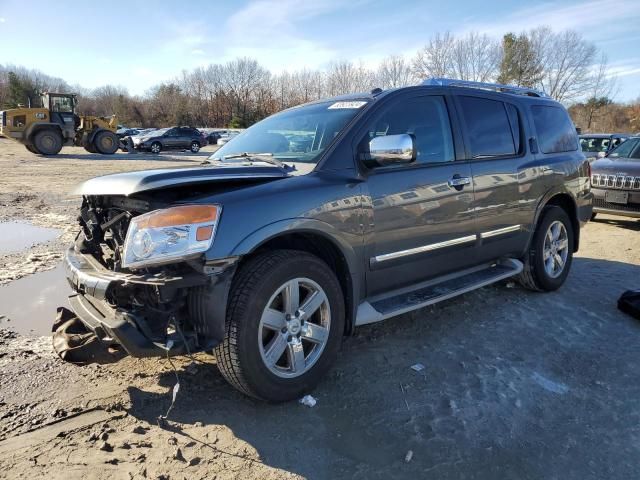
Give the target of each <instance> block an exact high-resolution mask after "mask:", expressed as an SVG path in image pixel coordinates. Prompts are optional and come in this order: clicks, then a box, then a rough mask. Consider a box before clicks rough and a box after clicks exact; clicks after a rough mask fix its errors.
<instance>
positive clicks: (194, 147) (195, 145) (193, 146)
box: [191, 142, 200, 153]
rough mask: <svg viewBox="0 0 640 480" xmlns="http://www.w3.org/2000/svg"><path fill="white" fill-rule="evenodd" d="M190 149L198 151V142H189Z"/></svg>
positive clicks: (194, 151)
mask: <svg viewBox="0 0 640 480" xmlns="http://www.w3.org/2000/svg"><path fill="white" fill-rule="evenodd" d="M191 151H192V152H193V153H198V152H199V151H200V144H199V143H198V142H191Z"/></svg>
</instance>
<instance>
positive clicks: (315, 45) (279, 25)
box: [223, 0, 366, 72]
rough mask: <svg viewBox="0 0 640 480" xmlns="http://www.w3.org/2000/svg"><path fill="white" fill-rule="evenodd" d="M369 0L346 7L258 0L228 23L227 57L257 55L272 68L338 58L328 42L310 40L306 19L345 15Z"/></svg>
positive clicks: (335, 1)
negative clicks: (306, 29) (307, 33)
mask: <svg viewBox="0 0 640 480" xmlns="http://www.w3.org/2000/svg"><path fill="white" fill-rule="evenodd" d="M364 1H366V0H357V1H352V2H350V3H349V4H348V6H345V4H344V3H343V2H340V1H339V0H316V1H313V2H301V1H299V0H258V1H255V2H253V3H250V4H249V5H247V6H246V7H245V8H243V9H241V10H239V11H237V12H236V13H235V14H233V15H232V16H231V17H229V19H228V20H227V21H226V22H225V25H224V30H225V32H224V35H223V37H224V38H225V43H226V45H228V47H227V48H225V49H224V60H228V59H231V58H234V57H238V56H248V57H253V58H256V59H257V60H258V61H259V62H260V63H261V64H262V65H264V66H265V67H267V68H269V69H271V70H273V71H276V72H278V71H283V70H297V69H301V68H317V67H319V66H321V65H324V64H326V63H328V62H329V61H331V60H333V59H334V58H335V57H336V51H335V50H334V49H333V48H331V47H330V46H329V42H330V41H331V36H330V34H328V36H327V37H326V41H314V40H310V39H309V38H308V36H307V35H305V32H304V25H303V24H304V22H306V21H309V20H313V19H316V18H317V17H320V16H323V15H327V14H331V13H333V14H337V13H338V12H340V14H345V12H346V11H347V10H348V9H352V8H355V7H357V6H358V5H360V4H362V3H363V2H364Z"/></svg>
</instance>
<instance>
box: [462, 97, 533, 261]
mask: <svg viewBox="0 0 640 480" xmlns="http://www.w3.org/2000/svg"><path fill="white" fill-rule="evenodd" d="M455 98H456V105H457V108H458V111H459V114H460V118H461V125H462V133H463V137H464V142H465V156H466V158H467V160H468V161H469V164H470V165H471V174H472V176H473V189H474V194H475V202H474V210H475V218H476V222H477V231H478V233H479V235H480V241H481V246H480V248H479V249H478V256H477V258H478V260H479V261H480V262H485V261H491V260H494V259H496V258H499V257H503V256H511V255H514V256H519V255H520V254H521V252H522V251H523V250H524V248H525V245H526V242H527V238H528V234H527V231H526V230H527V228H528V221H527V219H526V217H525V214H524V212H525V211H526V209H527V208H528V207H529V208H535V205H536V201H537V199H538V198H539V196H537V195H539V193H538V194H535V193H533V192H532V191H531V189H530V187H531V184H532V183H533V182H534V180H535V178H536V177H537V176H538V175H540V174H541V173H542V172H540V171H539V169H537V167H536V166H535V165H532V166H528V165H527V160H528V159H530V157H527V153H526V151H525V142H524V141H523V138H524V133H523V132H524V130H523V119H524V118H526V117H525V115H524V114H523V113H522V112H521V111H520V110H519V108H518V107H517V105H516V104H515V103H511V102H509V101H508V98H505V96H504V95H500V96H495V97H491V96H490V97H487V96H485V95H483V94H481V95H474V94H473V93H469V94H466V93H465V94H464V95H463V94H459V95H456V96H455Z"/></svg>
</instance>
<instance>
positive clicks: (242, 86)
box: [0, 27, 640, 131]
mask: <svg viewBox="0 0 640 480" xmlns="http://www.w3.org/2000/svg"><path fill="white" fill-rule="evenodd" d="M433 77H436V78H437V77H446V78H457V79H461V80H470V81H479V82H499V83H508V84H513V85H518V86H524V87H531V88H536V89H539V90H542V91H544V92H545V93H547V94H548V95H550V96H551V97H553V98H554V99H556V100H558V101H561V102H563V103H564V104H565V105H567V106H569V107H570V112H571V114H572V116H573V119H574V122H575V123H576V125H577V126H579V127H581V128H582V129H583V130H584V131H591V130H605V129H608V130H622V131H638V130H640V123H639V122H640V118H639V117H638V113H639V112H638V110H639V109H640V101H636V102H632V103H631V104H628V105H622V104H618V103H615V102H614V101H613V97H614V94H615V79H612V78H611V77H610V76H609V75H608V67H607V59H606V57H605V56H604V55H603V54H601V53H600V52H599V51H598V49H597V48H596V46H595V45H594V44H593V43H590V42H588V41H586V40H585V39H584V38H583V37H582V36H581V35H580V34H579V33H577V32H575V31H572V30H565V31H561V32H554V31H553V30H551V29H550V28H548V27H539V28H536V29H533V30H530V31H527V32H521V33H518V34H516V33H507V34H505V35H504V36H503V37H502V39H495V38H492V37H490V36H488V35H485V34H479V33H476V32H471V33H468V34H466V35H459V36H456V35H453V34H452V33H449V32H445V33H437V34H435V35H433V36H432V37H431V38H430V39H429V40H428V41H427V43H426V44H425V45H424V46H423V47H422V48H421V49H420V50H418V51H417V52H416V53H415V55H414V56H413V57H411V58H406V57H403V56H400V55H391V56H389V57H387V58H385V59H384V60H382V61H381V62H380V64H379V65H378V66H377V67H375V68H369V67H367V66H365V65H364V64H363V63H361V62H360V63H359V62H351V61H344V60H343V61H336V62H333V63H331V64H329V65H328V66H327V67H326V68H324V69H322V70H307V69H304V70H299V71H294V72H283V73H272V72H270V71H269V70H267V69H266V68H264V67H263V66H262V65H260V63H259V62H258V61H257V60H255V59H251V58H238V59H235V60H232V61H230V62H227V63H225V64H211V65H209V66H207V67H201V68H196V69H194V70H191V71H182V73H181V74H180V75H179V76H177V77H176V78H174V79H173V80H171V81H169V82H163V83H161V84H159V85H157V86H155V87H153V88H151V89H150V90H149V91H148V92H147V93H146V94H145V95H142V96H138V95H130V94H129V93H128V91H127V89H126V88H124V87H121V86H112V85H106V86H103V87H99V88H96V89H92V90H88V89H84V88H82V87H80V86H70V85H69V84H67V83H66V82H65V81H64V80H63V79H60V78H56V77H51V76H48V75H45V74H43V73H41V72H39V71H37V70H30V69H27V68H24V67H16V66H12V65H0V106H2V107H3V108H10V107H15V106H16V105H17V104H23V105H28V104H30V105H32V106H39V92H41V91H51V92H70V91H73V92H76V93H78V94H79V111H80V112H82V113H85V114H91V115H100V116H108V115H112V114H116V115H118V118H119V120H120V123H123V124H126V125H129V126H141V127H147V126H166V125H193V126H198V127H224V126H226V127H247V126H249V125H251V124H253V123H254V122H256V121H258V120H261V119H262V118H264V117H266V116H268V115H270V114H272V113H275V112H277V111H280V110H282V109H285V108H288V107H291V106H295V105H298V104H301V103H305V102H309V101H312V100H316V99H320V98H326V97H331V96H335V95H340V94H345V93H354V92H363V91H365V92H366V91H369V90H371V89H373V88H376V87H380V88H383V89H386V88H396V87H402V86H406V85H414V84H417V83H419V82H421V81H422V80H423V79H425V78H433Z"/></svg>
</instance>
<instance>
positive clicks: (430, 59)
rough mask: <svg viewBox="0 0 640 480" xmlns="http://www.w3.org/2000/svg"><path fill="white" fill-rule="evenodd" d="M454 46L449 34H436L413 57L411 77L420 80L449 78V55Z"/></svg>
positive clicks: (451, 71) (451, 68)
mask: <svg viewBox="0 0 640 480" xmlns="http://www.w3.org/2000/svg"><path fill="white" fill-rule="evenodd" d="M454 44H455V39H454V37H453V35H451V33H449V32H445V33H443V34H440V33H436V34H435V36H433V37H431V39H430V40H429V43H427V44H426V45H425V46H424V47H422V49H420V50H419V51H418V52H417V53H416V55H415V57H413V62H412V71H413V75H414V76H415V77H416V78H417V79H422V80H424V79H427V78H441V77H449V76H451V75H452V73H453V65H452V62H451V54H452V51H453V48H454Z"/></svg>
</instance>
